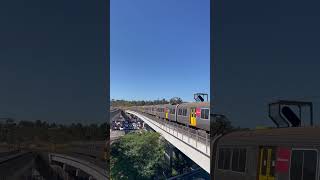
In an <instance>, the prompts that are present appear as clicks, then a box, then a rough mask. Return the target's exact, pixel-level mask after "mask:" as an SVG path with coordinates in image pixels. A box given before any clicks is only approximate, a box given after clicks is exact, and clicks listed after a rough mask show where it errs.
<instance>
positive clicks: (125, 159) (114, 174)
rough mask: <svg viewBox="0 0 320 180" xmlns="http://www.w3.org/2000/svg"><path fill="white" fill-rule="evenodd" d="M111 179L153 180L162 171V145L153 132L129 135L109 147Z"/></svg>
mask: <svg viewBox="0 0 320 180" xmlns="http://www.w3.org/2000/svg"><path fill="white" fill-rule="evenodd" d="M110 154H111V178H112V179H141V180H143V179H153V178H155V177H158V176H161V175H162V171H163V169H164V167H163V166H164V143H163V141H162V140H161V139H160V135H159V134H158V133H155V132H142V133H130V134H127V135H125V136H123V137H121V138H120V139H119V141H117V142H115V143H113V144H112V146H111V153H110Z"/></svg>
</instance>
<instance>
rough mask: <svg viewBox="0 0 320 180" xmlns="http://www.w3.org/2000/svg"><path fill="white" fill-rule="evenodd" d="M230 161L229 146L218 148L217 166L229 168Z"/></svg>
mask: <svg viewBox="0 0 320 180" xmlns="http://www.w3.org/2000/svg"><path fill="white" fill-rule="evenodd" d="M230 161H231V149H229V148H220V149H219V157H218V168H219V169H225V170H229V169H230Z"/></svg>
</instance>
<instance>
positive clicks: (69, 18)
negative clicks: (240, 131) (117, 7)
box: [0, 0, 107, 123]
mask: <svg viewBox="0 0 320 180" xmlns="http://www.w3.org/2000/svg"><path fill="white" fill-rule="evenodd" d="M106 5H107V4H106V1H88V0H70V1H69V0H68V1H65V0H55V1H43V0H34V1H23V0H18V1H3V2H1V5H0V22H1V28H0V82H1V87H0V117H8V116H9V117H12V118H16V119H17V120H37V119H39V120H45V121H48V122H58V123H71V122H75V123H77V122H82V123H97V122H98V123H104V122H106V115H105V114H106V104H107V103H106V92H105V84H106V77H105V74H106V73H107V72H106V68H105V67H106V54H107V46H106V36H107V34H106V31H107V25H106V21H107V13H106V11H107V8H106V7H107V6H106Z"/></svg>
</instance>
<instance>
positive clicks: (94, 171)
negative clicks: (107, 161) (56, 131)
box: [49, 153, 108, 180]
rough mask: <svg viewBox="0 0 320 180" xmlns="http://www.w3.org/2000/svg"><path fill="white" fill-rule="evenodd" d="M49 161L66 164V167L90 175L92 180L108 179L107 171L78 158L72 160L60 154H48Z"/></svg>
mask: <svg viewBox="0 0 320 180" xmlns="http://www.w3.org/2000/svg"><path fill="white" fill-rule="evenodd" d="M49 161H50V162H52V161H56V162H60V163H63V164H66V165H68V166H72V167H75V168H78V169H81V170H82V171H83V172H85V173H87V174H89V175H91V176H92V177H93V178H94V179H97V180H105V179H108V176H107V171H106V170H105V169H102V168H100V167H97V166H96V165H94V164H92V163H90V162H87V161H84V160H81V159H78V158H74V157H71V156H66V155H62V154H56V153H50V154H49Z"/></svg>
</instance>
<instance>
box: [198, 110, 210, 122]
mask: <svg viewBox="0 0 320 180" xmlns="http://www.w3.org/2000/svg"><path fill="white" fill-rule="evenodd" d="M202 110H204V111H205V110H208V118H202ZM200 112H201V115H200V118H201V119H203V120H210V109H209V108H201V111H200Z"/></svg>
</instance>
